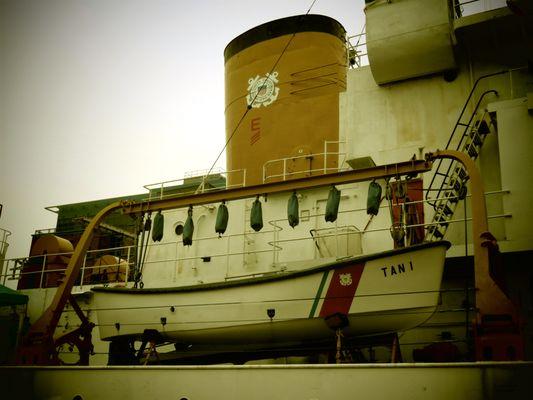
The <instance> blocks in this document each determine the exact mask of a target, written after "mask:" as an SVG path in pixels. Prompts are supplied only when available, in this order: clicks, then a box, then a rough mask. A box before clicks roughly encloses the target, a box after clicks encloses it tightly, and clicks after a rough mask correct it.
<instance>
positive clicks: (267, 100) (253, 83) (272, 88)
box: [246, 72, 279, 108]
mask: <svg viewBox="0 0 533 400" xmlns="http://www.w3.org/2000/svg"><path fill="white" fill-rule="evenodd" d="M277 78H278V73H277V72H273V73H272V74H269V73H266V74H265V76H262V77H260V76H259V75H257V76H256V77H255V78H250V79H248V95H247V96H246V103H247V104H248V105H249V106H250V105H251V106H252V107H254V108H259V107H261V106H265V107H266V106H268V105H270V104H272V103H273V102H274V101H275V100H276V99H277V98H278V94H279V87H276V83H278V79H277ZM252 103H253V104H252Z"/></svg>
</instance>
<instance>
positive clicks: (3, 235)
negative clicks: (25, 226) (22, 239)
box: [0, 228, 11, 274]
mask: <svg viewBox="0 0 533 400" xmlns="http://www.w3.org/2000/svg"><path fill="white" fill-rule="evenodd" d="M9 236H11V231H8V230H7V229H3V228H0V274H3V273H4V259H5V257H6V253H7V249H8V247H9V242H8V239H7V238H8V237H9Z"/></svg>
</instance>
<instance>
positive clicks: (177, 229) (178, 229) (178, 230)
mask: <svg viewBox="0 0 533 400" xmlns="http://www.w3.org/2000/svg"><path fill="white" fill-rule="evenodd" d="M174 232H175V233H176V235H178V236H180V235H181V234H182V233H183V224H181V223H178V224H177V225H176V227H175V228H174Z"/></svg>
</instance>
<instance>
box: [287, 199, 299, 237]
mask: <svg viewBox="0 0 533 400" xmlns="http://www.w3.org/2000/svg"><path fill="white" fill-rule="evenodd" d="M287 219H288V220H289V225H290V226H291V227H293V228H294V227H295V226H296V225H298V224H299V223H300V210H299V205H298V196H297V195H296V192H293V194H292V196H291V197H290V198H289V202H288V203H287Z"/></svg>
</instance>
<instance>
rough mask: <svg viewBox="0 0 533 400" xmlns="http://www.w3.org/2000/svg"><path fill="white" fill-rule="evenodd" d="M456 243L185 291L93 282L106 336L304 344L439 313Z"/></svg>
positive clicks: (404, 326)
mask: <svg viewBox="0 0 533 400" xmlns="http://www.w3.org/2000/svg"><path fill="white" fill-rule="evenodd" d="M448 247H449V243H448V242H444V241H443V242H433V243H427V244H422V245H416V246H412V247H409V248H406V249H397V250H391V251H387V252H382V253H377V254H372V255H367V256H362V257H353V258H347V259H343V260H337V261H336V262H333V263H327V264H325V265H320V266H318V267H313V268H310V269H304V270H300V271H293V272H283V273H279V274H277V275H274V276H272V275H270V276H263V277H255V278H251V279H241V280H238V281H228V282H220V283H213V284H202V285H196V286H187V287H177V288H151V289H146V288H145V289H129V288H93V291H94V300H95V306H96V313H97V319H98V327H99V331H100V337H101V338H102V339H104V340H113V339H114V338H117V337H124V336H130V337H138V338H140V337H141V336H142V335H143V333H144V332H145V331H146V330H156V331H158V332H159V333H160V334H161V335H162V336H163V337H165V338H166V339H167V340H170V341H174V342H180V343H189V344H210V345H214V344H220V345H231V344H241V345H242V344H245V345H247V344H265V345H267V344H272V343H277V344H279V343H303V342H306V341H313V340H320V339H325V338H328V337H331V334H332V331H331V321H332V318H340V320H341V321H342V326H343V333H344V335H347V336H366V335H377V334H385V333H391V332H398V331H405V330H408V329H411V328H414V327H416V326H418V325H420V324H422V323H423V322H424V321H426V320H427V319H428V318H429V317H430V316H431V315H432V313H433V312H434V311H435V309H436V307H437V304H438V298H439V291H440V284H441V280H442V272H443V267H444V259H445V253H446V249H447V248H448Z"/></svg>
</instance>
